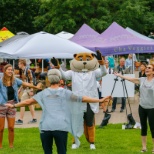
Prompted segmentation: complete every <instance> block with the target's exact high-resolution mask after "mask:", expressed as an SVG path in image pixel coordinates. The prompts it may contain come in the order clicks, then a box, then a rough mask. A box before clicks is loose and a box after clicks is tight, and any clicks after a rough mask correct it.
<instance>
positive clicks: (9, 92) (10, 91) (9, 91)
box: [7, 86, 14, 101]
mask: <svg viewBox="0 0 154 154" xmlns="http://www.w3.org/2000/svg"><path fill="white" fill-rule="evenodd" d="M7 96H8V101H10V100H14V89H13V87H12V86H8V87H7Z"/></svg>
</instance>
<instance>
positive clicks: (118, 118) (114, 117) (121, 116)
mask: <svg viewBox="0 0 154 154" xmlns="http://www.w3.org/2000/svg"><path fill="white" fill-rule="evenodd" d="M138 100H139V98H138V94H136V96H135V97H134V98H131V100H130V103H131V108H132V113H133V117H134V119H135V120H136V121H137V122H139V117H138ZM120 107H121V104H117V109H116V110H115V112H113V113H111V118H110V120H109V123H126V122H127V118H126V112H125V111H126V110H124V112H122V113H120ZM110 109H111V107H109V110H110ZM127 109H128V113H130V112H129V107H128V104H127ZM35 114H36V118H37V119H38V122H37V123H35V124H28V121H30V120H31V114H30V112H29V111H26V112H25V116H24V124H23V125H15V128H30V127H38V124H39V119H40V117H41V114H42V111H35ZM103 117H104V113H103V111H102V109H100V111H99V113H97V114H96V125H99V124H100V123H101V121H102V119H103ZM18 118H19V112H17V115H16V119H18ZM5 127H7V124H5Z"/></svg>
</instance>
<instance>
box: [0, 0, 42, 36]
mask: <svg viewBox="0 0 154 154" xmlns="http://www.w3.org/2000/svg"><path fill="white" fill-rule="evenodd" d="M39 6H40V1H39V0H0V27H4V26H5V27H7V28H8V29H9V30H11V31H12V32H14V33H16V32H19V31H25V32H28V33H33V32H35V31H37V29H35V27H34V25H33V21H34V17H35V16H37V14H38V10H39Z"/></svg>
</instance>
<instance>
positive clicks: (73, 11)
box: [0, 0, 154, 35]
mask: <svg viewBox="0 0 154 154" xmlns="http://www.w3.org/2000/svg"><path fill="white" fill-rule="evenodd" d="M153 8H154V0H135V1H134V0H125V1H124V0H87V1H85V0H1V1H0V15H1V16H0V26H1V27H3V26H6V27H8V28H9V29H10V30H12V31H13V32H17V31H27V32H29V33H34V32H36V31H42V30H43V31H47V32H50V33H58V32H60V31H63V30H64V31H68V32H72V33H75V32H76V31H77V30H78V29H79V28H80V27H81V26H82V24H84V23H86V24H88V25H89V26H91V27H92V28H94V29H95V30H96V31H98V32H100V33H101V32H103V31H104V30H105V29H106V28H107V27H108V26H109V25H110V24H111V23H112V22H113V21H115V22H117V23H118V24H120V25H121V26H123V27H124V28H125V27H130V28H132V29H134V30H136V31H138V32H140V33H142V34H146V35H148V34H149V32H150V31H154V29H153V27H154V22H153V21H154V10H153Z"/></svg>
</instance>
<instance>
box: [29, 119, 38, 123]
mask: <svg viewBox="0 0 154 154" xmlns="http://www.w3.org/2000/svg"><path fill="white" fill-rule="evenodd" d="M33 123H37V119H33V120H31V121H29V122H28V124H33Z"/></svg>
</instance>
